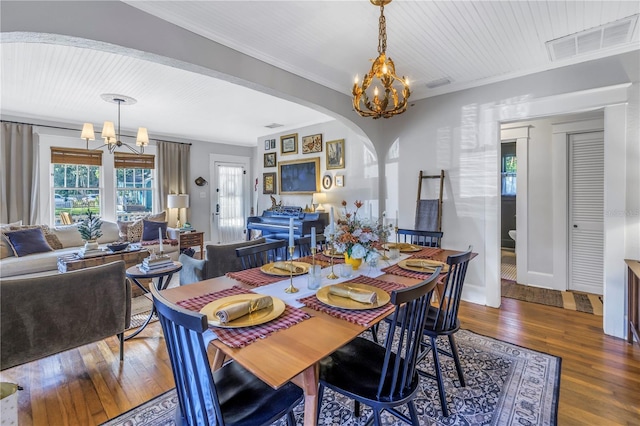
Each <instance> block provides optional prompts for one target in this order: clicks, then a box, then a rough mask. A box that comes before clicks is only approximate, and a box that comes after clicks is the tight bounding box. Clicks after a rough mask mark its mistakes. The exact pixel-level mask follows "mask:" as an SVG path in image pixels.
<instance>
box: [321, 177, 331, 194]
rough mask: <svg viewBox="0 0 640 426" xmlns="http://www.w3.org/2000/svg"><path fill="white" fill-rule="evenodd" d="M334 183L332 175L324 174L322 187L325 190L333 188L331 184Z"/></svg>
mask: <svg viewBox="0 0 640 426" xmlns="http://www.w3.org/2000/svg"><path fill="white" fill-rule="evenodd" d="M332 183H333V181H332V180H331V175H324V176H322V187H323V188H324V189H325V190H329V189H331V184H332Z"/></svg>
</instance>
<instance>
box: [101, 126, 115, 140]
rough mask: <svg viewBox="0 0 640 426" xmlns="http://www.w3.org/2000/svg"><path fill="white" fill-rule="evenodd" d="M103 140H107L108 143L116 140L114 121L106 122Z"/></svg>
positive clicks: (103, 129)
mask: <svg viewBox="0 0 640 426" xmlns="http://www.w3.org/2000/svg"><path fill="white" fill-rule="evenodd" d="M102 138H103V139H107V141H109V140H110V139H115V138H116V130H115V128H114V127H113V121H105V122H104V125H103V126H102Z"/></svg>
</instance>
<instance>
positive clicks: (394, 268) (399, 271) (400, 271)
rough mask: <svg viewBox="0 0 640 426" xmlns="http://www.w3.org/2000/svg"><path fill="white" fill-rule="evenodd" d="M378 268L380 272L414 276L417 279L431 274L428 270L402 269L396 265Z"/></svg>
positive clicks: (422, 278) (408, 276) (425, 277)
mask: <svg viewBox="0 0 640 426" xmlns="http://www.w3.org/2000/svg"><path fill="white" fill-rule="evenodd" d="M380 270H381V271H382V272H386V273H387V274H392V275H397V276H399V277H407V278H415V279H417V280H425V279H427V278H429V277H430V276H431V273H430V272H426V273H422V272H416V271H408V270H406V269H402V268H401V267H399V266H398V265H391V266H387V267H386V268H382V269H380Z"/></svg>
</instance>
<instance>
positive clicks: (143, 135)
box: [136, 127, 189, 203]
mask: <svg viewBox="0 0 640 426" xmlns="http://www.w3.org/2000/svg"><path fill="white" fill-rule="evenodd" d="M136 145H138V146H147V145H149V133H147V128H146V127H140V128H139V129H138V136H137V137H136ZM188 197H189V196H188V195H187V203H188V202H189V200H188Z"/></svg>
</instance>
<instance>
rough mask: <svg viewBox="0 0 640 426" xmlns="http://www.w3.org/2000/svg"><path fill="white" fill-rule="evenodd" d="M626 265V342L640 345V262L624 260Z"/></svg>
mask: <svg viewBox="0 0 640 426" xmlns="http://www.w3.org/2000/svg"><path fill="white" fill-rule="evenodd" d="M624 262H625V263H626V264H627V274H628V277H627V315H628V316H629V324H627V327H628V328H627V342H628V343H631V344H633V339H634V337H635V340H636V342H638V344H640V337H639V335H640V261H638V260H632V259H625V260H624Z"/></svg>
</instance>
